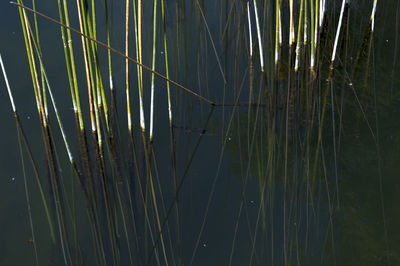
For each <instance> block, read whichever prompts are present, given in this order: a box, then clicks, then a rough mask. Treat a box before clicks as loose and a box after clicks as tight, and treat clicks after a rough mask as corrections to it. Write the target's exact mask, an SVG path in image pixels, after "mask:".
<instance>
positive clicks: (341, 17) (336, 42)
mask: <svg viewBox="0 0 400 266" xmlns="http://www.w3.org/2000/svg"><path fill="white" fill-rule="evenodd" d="M346 2H347V0H343V2H342V8H341V10H340V17H339V24H338V27H337V30H336V37H335V44H334V46H333V52H332V58H331V62H333V61H335V57H336V49H337V44H338V41H339V35H340V29H341V27H342V20H343V13H344V6H345V5H346Z"/></svg>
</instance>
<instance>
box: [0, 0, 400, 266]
mask: <svg viewBox="0 0 400 266" xmlns="http://www.w3.org/2000/svg"><path fill="white" fill-rule="evenodd" d="M38 2H39V1H38ZM150 2H151V1H147V2H146V3H145V4H144V5H143V10H144V19H145V23H144V26H143V28H144V30H143V32H144V33H143V34H144V36H143V46H144V47H145V48H144V51H143V58H144V62H145V65H149V66H150V65H151V47H152V42H151V38H152V22H151V21H152V11H151V10H152V4H151V3H150ZM166 2H167V4H166V14H167V18H166V30H167V36H168V56H169V66H170V77H171V79H172V80H174V81H177V82H179V83H180V84H182V85H184V86H185V87H187V88H188V89H190V90H192V91H195V92H196V93H198V94H200V95H202V96H204V97H205V98H207V99H210V100H211V101H213V102H215V103H217V105H219V106H216V107H211V106H210V105H209V104H207V103H205V102H202V101H200V100H199V99H197V98H195V97H193V96H192V95H189V94H187V93H184V92H183V91H182V90H180V89H178V88H176V87H171V94H172V96H171V97H172V106H173V107H172V113H173V116H174V117H173V131H174V144H175V153H174V154H175V159H176V178H177V182H178V183H180V182H182V184H183V185H182V187H180V188H179V192H178V193H177V194H178V197H177V206H178V208H175V207H174V206H175V205H173V203H174V198H175V185H174V174H173V173H174V168H173V163H172V161H173V160H172V159H171V145H170V130H169V122H168V104H167V92H166V84H165V82H164V81H163V80H162V79H158V78H156V82H155V84H156V109H155V133H154V144H153V149H154V150H153V154H152V156H153V161H152V174H153V176H154V178H155V180H156V182H155V183H156V190H157V191H156V195H157V203H158V211H159V212H160V215H161V222H163V221H164V219H165V217H166V216H167V214H166V213H167V211H168V209H169V208H170V207H171V206H173V207H172V208H171V210H172V211H171V212H170V213H168V219H165V220H167V221H168V223H166V226H165V231H163V232H164V235H165V239H164V240H165V246H166V254H167V255H166V257H167V260H168V264H169V265H400V245H399V244H398V243H399V242H400V227H399V224H400V211H399V207H398V205H399V204H398V203H399V202H400V180H399V176H400V137H399V136H400V123H399V115H400V93H399V88H400V78H399V75H400V56H399V54H400V49H399V46H398V44H399V41H400V40H399V36H398V35H399V32H400V30H399V29H400V1H398V0H392V1H386V2H383V1H378V7H377V13H376V16H377V17H376V21H375V32H374V34H373V35H372V36H371V34H369V31H368V22H369V17H370V14H371V10H372V4H373V3H372V2H373V1H356V2H355V3H353V4H351V6H350V9H349V13H348V16H347V17H346V19H347V21H348V23H347V24H346V23H345V24H344V25H345V28H347V29H348V31H343V32H342V34H341V36H342V37H341V38H340V42H339V47H338V56H337V59H336V61H335V65H334V66H335V68H334V70H333V74H332V73H331V74H332V76H331V77H332V79H331V80H330V79H329V77H330V76H329V74H330V73H329V71H330V70H329V69H330V68H329V63H330V62H329V59H330V56H331V53H332V46H333V40H334V37H335V33H336V26H337V21H338V19H339V9H340V5H341V1H333V2H332V3H330V4H329V5H328V7H327V9H328V11H327V19H326V21H327V23H326V24H325V25H326V26H325V30H324V34H323V35H322V36H321V42H320V44H319V47H320V49H319V61H318V62H319V65H318V66H317V67H316V72H317V76H316V78H315V79H313V78H311V80H310V76H311V75H310V73H311V72H310V71H309V69H308V64H309V63H308V62H309V56H310V49H309V47H307V52H306V53H305V54H304V53H303V58H306V59H307V63H305V64H303V65H302V66H301V70H300V74H299V75H298V76H297V75H295V74H294V72H293V71H288V66H289V65H291V66H293V62H289V52H288V51H289V48H288V47H287V45H285V44H284V45H283V47H282V56H283V57H282V58H283V59H282V61H281V62H280V63H279V67H278V69H275V67H274V65H273V55H274V50H273V49H274V38H275V34H274V27H273V25H274V3H270V1H265V3H267V5H268V6H269V7H268V8H265V9H263V5H262V4H261V2H262V1H258V2H260V3H259V4H258V5H260V6H259V7H258V8H259V18H260V19H261V20H262V23H261V25H262V36H263V46H264V47H265V48H264V59H265V62H266V63H265V65H266V66H265V69H266V71H265V72H266V73H265V74H262V73H261V71H260V61H259V59H258V58H259V48H258V44H257V34H256V31H255V18H254V9H253V6H251V12H252V15H251V16H252V36H253V44H254V48H253V52H254V58H253V59H252V66H251V67H250V63H249V44H248V42H249V37H248V24H247V17H246V12H245V11H246V10H245V7H246V6H245V1H215V2H214V1H199V2H200V6H201V8H202V12H203V15H204V18H203V16H202V14H201V12H200V11H199V5H197V4H196V2H195V1H186V2H184V1H180V0H175V1H168V0H167V1H166ZM192 2H193V3H192ZM204 2H206V3H204ZM231 2H232V3H234V5H233V7H232V3H231ZM350 2H352V1H350ZM69 4H70V9H71V10H70V14H71V17H70V20H71V24H72V26H73V27H75V28H79V25H78V23H77V14H76V10H75V8H76V7H75V3H72V2H71V3H69ZM27 5H29V6H30V5H31V3H29V4H28V3H27ZM287 5H288V4H287V3H286V2H285V4H284V11H283V20H284V24H285V21H286V18H288V13H287V12H288V10H287ZM159 6H160V3H159ZM231 7H232V9H231ZM37 8H38V10H39V11H41V12H43V13H45V14H47V15H49V16H51V17H53V18H56V19H58V9H57V3H56V2H55V1H40V3H37ZM124 8H125V6H124V4H120V3H113V4H112V8H111V9H110V13H111V15H110V17H111V19H112V25H111V28H112V33H111V46H112V47H114V48H116V49H118V50H120V51H124V25H125V22H124V14H125V13H124V12H125V11H124ZM261 10H263V11H264V12H261ZM97 12H98V13H97V18H96V19H97V26H98V33H97V34H98V38H99V40H101V41H104V42H106V38H105V37H104V36H105V26H104V25H105V19H104V16H103V12H104V5H103V3H99V4H98V6H97ZM158 16H159V19H160V16H161V11H160V10H158ZM31 19H32V20H31V23H33V17H31ZM204 19H205V20H206V21H207V27H206V26H205V23H204ZM296 19H297V15H296ZM38 21H39V29H40V35H41V46H42V50H43V53H44V64H45V67H46V70H47V75H48V77H49V80H50V83H51V85H52V87H53V90H54V92H55V97H56V101H57V104H58V110H59V113H60V116H61V119H62V121H63V124H64V128H65V129H66V133H67V138H68V139H70V144H71V150H72V153H73V154H74V155H76V158H78V157H79V156H78V154H79V145H78V142H77V138H76V126H75V121H74V115H73V114H74V113H73V108H72V104H71V96H70V94H69V84H68V77H67V74H66V71H65V59H64V54H63V47H62V42H61V34H60V28H59V26H57V25H55V24H52V23H51V22H48V21H46V20H44V19H41V18H39V19H38ZM296 24H297V23H296ZM0 25H1V26H0V36H1V41H0V53H1V54H2V57H3V61H4V63H5V66H6V71H7V74H8V79H9V82H10V85H11V87H12V90H13V93H14V98H15V102H16V105H17V109H18V110H19V115H20V119H21V123H22V125H23V127H24V130H25V134H26V135H27V138H28V140H29V144H30V147H31V150H32V151H33V154H34V157H35V158H34V159H35V161H36V163H37V165H38V168H39V176H40V179H41V181H42V183H43V185H44V192H45V195H46V197H47V199H48V202H49V206H50V209H51V211H52V213H53V214H52V215H53V216H54V215H55V214H54V210H55V207H54V203H53V202H54V201H53V199H52V193H51V188H50V185H49V175H50V174H49V171H48V169H47V168H48V167H47V166H46V158H45V152H44V150H43V141H42V137H41V130H40V124H39V119H38V115H37V112H36V108H35V107H36V106H35V102H34V94H33V89H32V82H31V76H30V72H29V65H28V63H27V57H26V49H25V46H24V38H23V34H22V29H21V23H20V20H19V15H18V9H17V8H16V7H15V6H13V5H11V4H9V3H8V1H2V2H1V3H0ZM283 27H284V34H285V36H286V35H287V33H288V28H289V27H288V24H287V25H286V24H285V25H284V26H283ZM158 28H159V32H158V39H157V47H156V54H157V66H156V69H157V71H159V72H160V73H163V74H164V73H165V66H164V56H165V50H164V47H163V43H162V41H163V40H162V37H163V35H162V24H161V21H160V20H159V22H158ZM132 29H133V23H132ZM131 36H133V30H132V32H131ZM210 36H211V37H212V41H211V38H210ZM296 36H297V26H296ZM284 40H285V43H286V42H287V37H284ZM73 42H74V44H75V50H76V51H75V53H76V64H77V68H78V79H79V86H80V88H81V92H80V94H81V97H82V99H81V102H82V106H83V107H82V108H83V112H84V119H85V122H86V123H87V124H86V126H87V129H89V128H90V123H89V107H88V105H87V95H86V94H87V92H86V87H85V86H86V82H85V72H84V68H83V57H82V51H81V43H80V38H79V37H78V36H76V35H74V37H73ZM131 42H132V44H131V53H130V54H131V56H133V55H134V54H135V50H134V44H133V37H131ZM214 47H215V50H214ZM133 57H134V56H133ZM217 57H218V60H217V59H216V58H217ZM112 59H113V61H112V62H113V75H114V81H115V83H114V84H115V88H116V99H117V103H118V107H117V109H118V112H119V120H118V121H119V126H120V127H121V132H120V136H119V143H120V146H121V147H122V149H121V154H120V156H121V158H122V159H120V160H121V161H122V162H123V163H122V164H123V165H124V167H127V168H129V163H128V159H126V158H128V156H129V154H130V153H128V150H129V145H128V133H127V130H126V117H127V115H126V111H125V108H126V106H125V98H124V97H125V67H124V60H123V59H122V58H120V57H119V56H117V55H113V56H112ZM99 60H100V62H101V70H102V75H103V83H104V84H105V87H106V88H107V97H109V94H108V68H107V67H108V65H107V64H108V63H107V54H106V50H105V49H103V48H101V49H99ZM131 71H132V72H131V77H132V80H131V87H132V88H131V91H132V95H133V96H132V100H131V102H132V104H133V105H132V106H133V107H132V108H133V121H134V132H135V133H134V139H135V145H136V146H135V147H136V148H135V151H136V152H137V156H138V158H139V159H138V161H139V162H138V163H137V165H138V168H139V172H140V173H142V174H143V172H145V170H143V169H144V168H145V167H144V166H143V165H144V164H145V160H144V155H143V148H141V145H142V142H141V140H140V128H139V122H138V121H139V104H138V95H137V80H136V78H137V73H136V67H135V66H134V65H133V64H131ZM143 77H144V87H145V89H144V90H145V95H144V102H145V113H146V114H145V116H146V123H147V126H148V123H149V106H150V105H149V102H150V89H147V88H150V74H149V73H148V72H145V73H144V76H143ZM0 84H1V85H0V100H1V104H0V108H1V110H0V121H1V125H2V126H1V128H2V130H1V131H0V134H1V137H0V150H1V152H0V167H1V171H0V172H1V174H0V177H1V178H0V195H1V196H0V211H1V216H0V230H1V233H0V240H1V241H0V265H7V266H8V265H10V266H11V265H36V262H35V253H34V244H36V249H37V254H38V261H39V265H63V264H64V260H63V254H62V252H61V245H60V239H59V236H58V227H57V226H55V232H56V243H55V244H54V243H52V242H51V238H50V233H49V226H48V222H47V219H46V215H45V211H44V208H43V204H42V201H41V198H40V193H39V190H38V186H37V183H36V181H35V176H34V171H33V169H32V167H31V164H30V162H29V158H28V156H27V154H26V153H24V161H25V164H24V165H25V171H26V173H27V175H26V177H27V185H28V188H29V190H28V192H29V199H30V206H31V213H32V218H33V220H32V221H33V228H34V234H35V243H33V235H32V231H31V227H30V220H29V215H28V211H27V200H26V192H25V187H24V177H23V167H22V163H21V157H20V155H19V146H18V145H19V144H18V137H17V130H16V126H15V121H14V118H13V114H12V110H11V105H10V103H9V99H8V95H7V91H6V87H5V83H4V81H3V78H0ZM288 87H290V88H291V91H292V92H291V94H290V96H289V98H287V97H286V96H287V89H288ZM250 91H251V92H250ZM307 97H309V98H308V99H310V101H308V100H307ZM287 99H289V108H288V109H286V106H287ZM108 100H109V98H108ZM236 101H237V102H238V103H239V105H238V106H233V103H235V102H236ZM249 103H251V104H249ZM324 103H325V104H326V105H325V107H324ZM322 110H325V111H324V112H323V111H322ZM49 114H50V121H51V123H52V124H53V127H52V133H53V134H54V139H55V142H54V143H55V146H56V149H57V155H58V160H59V162H60V167H61V168H62V176H63V178H64V185H65V188H64V189H65V196H66V199H67V200H65V202H67V207H66V209H68V210H67V211H66V212H68V213H71V209H73V208H76V216H75V217H74V218H75V219H76V224H74V222H73V221H74V219H71V216H68V215H67V216H68V218H66V224H67V235H68V237H69V241H70V242H69V245H70V251H71V254H72V255H71V257H72V260H71V261H72V263H69V264H72V265H75V264H76V265H102V264H101V263H100V262H99V257H100V256H98V254H97V253H96V248H95V245H94V242H93V231H92V228H93V227H92V226H91V225H90V222H89V221H88V219H87V212H86V206H85V204H84V199H83V195H82V193H81V190H80V188H79V186H78V184H77V182H76V176H75V175H74V174H73V172H72V170H71V167H70V165H69V164H68V157H67V154H66V153H65V148H64V144H63V142H62V138H61V134H60V133H59V129H58V126H57V124H56V120H55V117H54V112H53V110H52V108H49ZM286 115H288V116H289V117H288V119H286ZM208 118H210V119H209V120H208ZM287 123H288V125H289V126H287ZM321 125H322V126H321ZM88 136H89V135H88ZM89 139H90V138H89ZM197 144H198V145H197ZM106 154H108V155H107V156H109V153H106ZM107 156H106V157H107ZM106 160H108V162H109V157H107V158H106ZM77 161H78V164H80V161H79V159H77ZM107 167H108V174H110V173H111V172H112V171H111V170H110V163H108V166H107ZM132 171H133V170H132ZM128 172H129V171H128ZM133 175H134V176H135V174H133ZM110 176H111V174H110ZM127 176H128V175H126V176H124V178H128V177H127ZM135 178H136V177H135ZM135 180H137V179H135ZM114 181H115V180H113V179H111V177H110V179H109V180H108V182H109V183H108V184H109V186H110V187H111V188H110V189H111V190H112V188H113V187H115V186H119V185H121V187H123V189H128V188H129V187H128V186H127V185H126V181H125V179H124V180H122V181H121V180H120V183H119V182H116V183H115V182H114ZM113 182H114V183H113ZM133 183H134V184H133V185H132V187H133V186H134V185H136V187H135V188H133V189H132V195H133V196H132V206H133V207H132V208H133V209H134V211H133V212H134V213H135V217H136V223H133V222H132V221H131V220H130V219H129V222H128V223H127V227H128V231H129V236H130V239H129V240H128V241H127V240H126V237H125V235H124V229H123V228H124V224H123V222H122V218H121V213H120V209H119V207H118V206H119V205H118V204H119V203H118V202H119V201H118V199H117V196H116V194H113V196H114V198H113V199H112V200H111V201H112V202H113V204H114V205H113V206H114V207H115V209H114V210H113V216H115V217H116V218H115V221H116V222H115V223H116V227H117V229H116V231H117V232H118V241H117V242H118V244H117V246H118V248H119V252H120V265H130V264H133V265H166V262H165V259H164V256H163V252H162V247H161V245H160V243H158V244H157V247H156V249H155V252H153V250H152V244H151V236H150V234H149V231H148V226H149V225H147V224H146V221H145V218H144V217H145V216H144V209H143V200H142V199H141V198H140V196H138V194H135V193H136V192H137V191H138V190H139V189H138V184H137V181H134V182H133ZM160 190H162V193H161V192H160ZM148 193H150V192H148ZM123 196H124V195H123ZM125 196H126V195H125ZM124 200H127V199H126V198H124V197H122V199H121V201H124ZM127 201H128V200H127ZM149 202H151V200H149ZM101 207H104V206H101ZM149 208H150V211H149V212H150V214H149V215H150V219H151V220H150V224H151V225H150V227H151V228H152V230H153V231H152V232H153V233H154V234H155V235H157V232H158V231H157V221H156V218H155V217H156V215H155V212H154V209H153V205H151V207H149ZM101 211H103V210H101ZM101 211H100V212H101ZM129 215H130V214H129ZM99 221H100V224H101V225H102V226H100V229H101V230H102V232H103V237H104V239H103V241H104V242H105V243H106V244H105V257H106V259H105V262H106V263H107V265H113V263H114V262H113V259H112V252H111V244H110V243H109V237H108V231H107V227H106V218H105V214H103V216H102V215H100V216H99ZM53 222H54V223H55V225H57V220H56V218H55V216H54V217H53ZM133 224H136V227H135V229H136V230H137V232H136V233H135V232H134V229H133V228H134V227H133ZM75 225H76V227H75ZM75 240H76V242H75ZM128 243H129V244H130V245H129V246H128ZM129 247H130V249H131V251H132V253H131V254H132V261H130V259H129V252H128V250H129ZM104 264H105V263H104Z"/></svg>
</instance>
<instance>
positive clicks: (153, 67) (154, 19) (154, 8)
mask: <svg viewBox="0 0 400 266" xmlns="http://www.w3.org/2000/svg"><path fill="white" fill-rule="evenodd" d="M156 36H157V0H154V1H153V50H152V53H153V59H152V62H151V70H153V71H154V70H155V64H156V39H157V38H156ZM150 90H151V91H150V93H151V96H150V97H151V99H150V132H149V139H150V144H151V143H153V128H154V73H151V88H150Z"/></svg>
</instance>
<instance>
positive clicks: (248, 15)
mask: <svg viewBox="0 0 400 266" xmlns="http://www.w3.org/2000/svg"><path fill="white" fill-rule="evenodd" d="M247 20H248V22H249V39H250V57H253V37H252V35H251V20H250V1H247Z"/></svg>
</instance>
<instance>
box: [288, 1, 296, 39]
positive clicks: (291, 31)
mask: <svg viewBox="0 0 400 266" xmlns="http://www.w3.org/2000/svg"><path fill="white" fill-rule="evenodd" d="M289 9H290V10H289V12H290V33H289V46H292V44H293V43H294V41H295V39H294V38H295V36H294V22H293V0H290V1H289Z"/></svg>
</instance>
